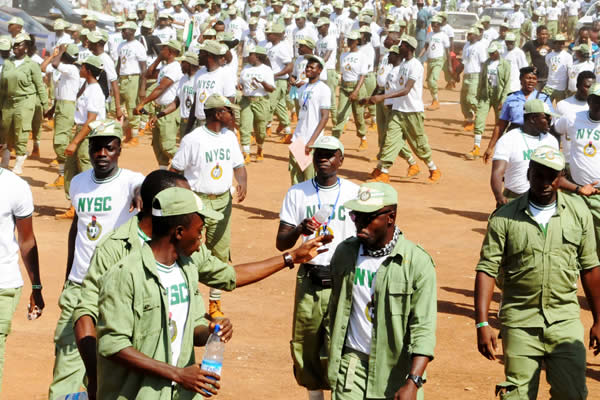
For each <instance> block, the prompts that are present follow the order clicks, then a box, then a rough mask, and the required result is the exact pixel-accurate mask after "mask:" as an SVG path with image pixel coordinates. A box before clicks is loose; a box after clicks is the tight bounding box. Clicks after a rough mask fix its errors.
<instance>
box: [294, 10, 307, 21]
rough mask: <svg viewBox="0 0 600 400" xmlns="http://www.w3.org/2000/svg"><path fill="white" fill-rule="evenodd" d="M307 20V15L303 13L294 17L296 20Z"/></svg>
mask: <svg viewBox="0 0 600 400" xmlns="http://www.w3.org/2000/svg"><path fill="white" fill-rule="evenodd" d="M302 18H304V19H306V14H304V13H303V12H299V13H297V14H296V15H295V16H294V19H302Z"/></svg>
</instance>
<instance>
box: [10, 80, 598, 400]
mask: <svg viewBox="0 0 600 400" xmlns="http://www.w3.org/2000/svg"><path fill="white" fill-rule="evenodd" d="M440 84H441V85H440V87H443V84H442V82H440ZM459 88H460V85H459V87H458V88H457V89H455V90H453V91H448V90H442V91H440V101H441V102H442V108H441V109H440V110H438V111H435V112H426V117H425V118H426V119H425V124H426V130H427V133H428V135H429V140H430V143H431V147H432V149H433V156H434V161H435V162H436V164H437V165H438V167H439V168H440V169H441V172H442V179H441V181H440V182H439V183H438V184H435V185H430V184H428V183H427V172H426V171H427V167H426V166H425V165H424V164H423V163H422V162H420V163H419V166H420V168H421V171H422V172H421V174H420V175H419V176H418V178H417V179H414V180H406V179H404V178H403V176H404V175H405V173H406V168H407V166H406V165H405V163H404V161H402V160H400V159H398V161H397V163H396V164H395V165H394V166H393V167H392V169H391V171H390V172H391V177H392V184H393V186H394V187H395V188H396V189H397V190H398V193H399V207H398V219H397V224H398V226H399V227H400V228H401V229H402V231H403V232H404V234H405V235H406V237H407V238H408V239H410V240H412V241H415V242H417V243H419V244H421V245H422V246H423V247H424V248H425V249H426V250H427V251H428V252H429V253H430V254H431V255H432V256H433V258H434V260H435V263H436V265H437V283H438V327H437V346H436V357H435V359H434V361H433V362H432V363H431V364H430V366H429V368H428V369H427V371H428V377H427V378H428V382H427V384H426V385H425V393H426V397H427V398H429V399H493V398H494V387H495V385H496V383H498V382H501V381H502V380H503V366H502V363H501V361H495V362H492V361H488V360H486V359H484V358H483V357H482V356H481V355H479V353H478V352H477V347H476V336H475V334H476V332H475V326H474V320H473V285H474V277H475V273H474V268H475V265H476V263H477V260H478V256H479V249H480V246H481V241H482V239H483V235H484V232H485V228H486V221H487V218H488V215H489V213H490V211H492V209H493V207H494V205H495V202H494V199H493V196H492V193H491V189H490V186H489V177H490V169H491V166H490V165H484V164H483V162H482V161H481V160H477V161H465V160H464V159H463V157H462V154H463V153H465V152H467V151H469V150H471V148H472V146H473V137H472V134H470V133H465V132H463V130H462V115H461V113H460V106H459V104H458V98H459ZM424 92H426V94H425V101H426V104H427V103H428V102H429V100H430V98H429V93H428V92H427V91H426V90H425V91H424ZM488 121H489V122H490V124H491V121H492V116H491V115H490V116H489V118H488ZM347 128H348V129H347V131H346V133H345V135H344V136H343V138H342V140H343V142H344V144H345V146H346V157H345V161H344V165H343V167H342V169H341V171H340V175H341V176H342V177H344V178H348V179H350V180H352V181H354V182H356V183H361V182H364V181H365V180H366V179H368V173H369V172H370V171H371V170H372V169H373V168H374V166H375V162H374V161H373V158H374V157H375V154H376V152H377V149H376V143H377V133H376V131H375V130H374V129H370V130H369V134H368V139H369V148H368V150H366V151H363V152H359V151H357V148H358V138H357V137H356V135H355V131H354V125H353V123H352V122H350V123H349V124H348V126H347ZM328 132H329V128H328ZM490 134H491V125H488V130H487V131H486V136H485V138H484V142H483V149H485V147H486V146H487V142H488V140H489V136H490ZM30 146H31V144H30ZM253 151H254V152H255V149H254V148H253ZM287 154H288V152H287V146H286V145H284V144H279V143H277V138H275V137H273V138H269V139H268V141H267V143H266V146H265V160H264V162H262V163H255V162H252V163H251V164H250V165H248V166H247V170H248V180H249V182H248V195H247V198H246V200H245V201H244V202H243V203H241V204H235V205H234V211H233V225H232V226H233V237H232V257H233V261H234V263H242V262H247V261H253V260H257V259H261V258H265V257H268V256H271V255H275V254H278V252H277V250H276V249H275V235H276V231H277V226H278V223H279V210H280V206H281V202H282V200H283V197H284V195H285V193H286V191H287V189H288V188H289V174H288V171H287ZM53 156H54V152H53V150H52V133H51V131H50V130H48V129H47V128H45V129H44V133H43V140H42V158H41V160H39V161H33V160H28V161H27V162H26V164H25V168H24V174H23V177H24V178H25V179H26V180H27V181H28V182H29V184H30V185H31V187H32V190H33V196H34V202H35V205H36V207H35V214H34V228H35V233H36V236H37V241H38V246H39V250H40V267H41V274H42V280H43V285H44V291H43V294H44V298H45V300H46V309H45V310H44V314H43V316H42V318H41V319H39V320H37V321H33V322H31V321H27V319H26V306H27V299H28V298H29V294H30V283H29V281H28V280H27V279H26V278H25V279H26V284H25V289H24V291H23V295H22V297H21V302H20V304H19V307H18V309H17V313H16V315H15V317H14V320H13V330H12V333H11V334H10V336H9V337H8V342H7V351H6V364H5V368H4V385H3V393H2V399H6V400H12V399H32V400H35V399H45V398H47V390H48V385H49V384H50V381H51V378H52V366H53V359H54V345H53V334H54V328H55V325H56V321H57V319H58V315H59V308H58V305H57V302H58V297H59V294H60V291H61V288H62V285H63V282H64V279H65V264H66V259H67V233H68V229H69V225H70V221H56V220H55V219H54V215H55V214H57V213H61V212H63V211H64V210H65V209H66V207H67V206H68V203H67V201H66V200H65V196H64V193H63V192H62V191H56V190H53V191H48V190H44V188H43V186H44V184H45V183H48V182H52V180H54V178H55V176H56V169H55V168H54V167H50V166H49V163H50V161H51V160H52V158H53ZM13 162H14V161H13ZM120 165H121V166H122V167H124V168H129V169H133V170H136V171H140V172H142V173H144V174H146V173H148V172H150V171H152V170H153V169H155V168H156V165H157V164H156V162H155V159H154V155H153V153H152V149H151V147H150V138H149V137H148V136H145V137H143V138H142V140H141V143H140V145H139V146H138V147H135V148H132V149H124V150H123V153H122V156H121V160H120ZM3 190H4V191H9V190H11V188H3ZM23 275H24V277H26V274H25V272H24V270H23ZM294 283H295V271H293V272H292V271H288V270H283V271H280V272H279V273H277V274H276V275H274V276H272V277H270V278H268V279H266V280H264V281H262V282H259V283H258V284H255V285H253V286H249V287H246V288H241V289H239V290H236V291H234V292H232V293H225V294H224V295H223V309H224V312H225V313H226V315H227V316H228V317H229V318H231V320H232V322H233V324H234V337H233V340H232V341H231V342H230V343H229V344H228V345H227V349H226V354H225V363H224V367H223V378H222V390H221V393H220V394H219V395H218V396H217V398H219V399H223V400H225V399H250V400H254V399H306V398H307V396H306V392H305V390H304V389H302V388H300V387H299V386H297V385H296V382H295V380H294V377H293V374H292V363H291V358H290V352H289V340H290V337H291V327H292V310H293V299H294ZM203 293H204V294H205V300H206V303H207V304H208V294H207V293H208V289H207V288H203ZM499 299H500V296H499V294H497V295H496V296H494V302H493V304H492V312H494V313H495V312H496V311H497V310H498V301H499ZM580 299H581V302H582V318H583V322H584V325H585V329H586V346H587V331H588V330H589V327H590V325H591V321H592V318H591V315H590V312H589V308H588V307H587V304H586V302H585V299H584V297H583V290H581V289H580ZM490 322H491V324H492V325H493V326H494V327H495V328H497V327H498V322H497V320H496V319H495V318H494V317H491V318H490ZM196 354H197V359H201V358H202V349H198V350H197V352H196ZM542 381H543V383H542V387H541V390H540V396H539V398H540V399H546V398H548V397H549V395H548V394H547V393H548V385H547V384H546V383H545V378H544V377H542ZM587 384H588V390H589V393H590V398H597V396H598V393H600V357H594V356H593V354H592V353H591V352H588V369H587ZM594 394H595V395H594Z"/></svg>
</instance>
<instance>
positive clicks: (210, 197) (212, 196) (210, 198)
mask: <svg viewBox="0 0 600 400" xmlns="http://www.w3.org/2000/svg"><path fill="white" fill-rule="evenodd" d="M208 199H209V200H216V199H217V195H216V194H209V195H208Z"/></svg>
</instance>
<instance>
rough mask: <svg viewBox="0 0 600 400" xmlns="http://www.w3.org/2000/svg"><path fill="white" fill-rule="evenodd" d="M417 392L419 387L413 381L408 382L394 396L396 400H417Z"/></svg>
mask: <svg viewBox="0 0 600 400" xmlns="http://www.w3.org/2000/svg"><path fill="white" fill-rule="evenodd" d="M417 390H418V389H417V385H415V383H414V382H413V381H411V380H407V381H406V383H405V384H404V385H402V387H401V388H400V389H398V391H397V392H396V394H395V395H394V400H416V399H417Z"/></svg>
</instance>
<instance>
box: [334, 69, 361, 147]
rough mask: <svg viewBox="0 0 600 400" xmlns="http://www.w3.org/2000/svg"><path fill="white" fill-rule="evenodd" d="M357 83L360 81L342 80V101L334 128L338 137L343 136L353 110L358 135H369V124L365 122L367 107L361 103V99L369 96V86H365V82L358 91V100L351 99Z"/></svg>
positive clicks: (339, 104)
mask: <svg viewBox="0 0 600 400" xmlns="http://www.w3.org/2000/svg"><path fill="white" fill-rule="evenodd" d="M357 83H358V81H357V82H342V87H341V88H340V101H339V103H338V110H337V111H338V115H337V125H335V126H334V128H333V130H332V134H333V136H335V137H336V138H338V139H339V138H340V137H341V136H342V132H343V131H344V127H345V126H346V122H348V118H349V117H350V111H352V117H353V118H354V123H355V124H356V131H357V135H358V137H361V138H365V137H366V135H367V125H366V124H365V116H364V114H365V107H364V106H362V105H360V104H359V100H361V99H364V98H365V97H367V88H366V87H365V84H364V82H363V84H362V85H361V87H360V89H359V91H358V98H357V99H356V101H351V100H350V95H351V94H352V92H354V88H356V84H357Z"/></svg>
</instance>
